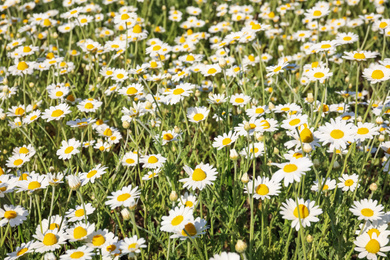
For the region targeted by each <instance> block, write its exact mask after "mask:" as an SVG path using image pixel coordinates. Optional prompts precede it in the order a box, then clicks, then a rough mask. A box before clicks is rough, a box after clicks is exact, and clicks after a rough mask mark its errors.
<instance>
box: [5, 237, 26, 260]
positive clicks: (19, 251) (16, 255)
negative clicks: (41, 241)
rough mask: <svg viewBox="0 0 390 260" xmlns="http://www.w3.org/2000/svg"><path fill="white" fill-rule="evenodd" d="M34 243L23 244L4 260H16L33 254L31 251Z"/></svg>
mask: <svg viewBox="0 0 390 260" xmlns="http://www.w3.org/2000/svg"><path fill="white" fill-rule="evenodd" d="M31 245H32V241H30V242H27V243H22V244H21V245H20V246H18V247H17V248H15V251H14V252H12V253H7V257H6V258H4V260H16V259H18V258H20V257H22V256H24V255H26V254H28V253H31V252H32V249H31Z"/></svg>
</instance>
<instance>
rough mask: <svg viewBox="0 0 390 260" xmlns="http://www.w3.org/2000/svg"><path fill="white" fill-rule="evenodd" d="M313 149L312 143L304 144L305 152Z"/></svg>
mask: <svg viewBox="0 0 390 260" xmlns="http://www.w3.org/2000/svg"><path fill="white" fill-rule="evenodd" d="M312 150H313V148H311V145H310V144H307V143H305V144H303V151H304V152H305V153H310V152H311V151H312Z"/></svg>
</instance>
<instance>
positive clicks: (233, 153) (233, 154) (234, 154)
mask: <svg viewBox="0 0 390 260" xmlns="http://www.w3.org/2000/svg"><path fill="white" fill-rule="evenodd" d="M230 159H231V160H233V161H235V160H237V159H238V153H237V151H236V149H231V150H230Z"/></svg>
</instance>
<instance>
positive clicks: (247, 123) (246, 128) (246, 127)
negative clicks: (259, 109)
mask: <svg viewBox="0 0 390 260" xmlns="http://www.w3.org/2000/svg"><path fill="white" fill-rule="evenodd" d="M244 129H245V131H249V130H251V125H250V124H249V122H246V123H245V124H244Z"/></svg>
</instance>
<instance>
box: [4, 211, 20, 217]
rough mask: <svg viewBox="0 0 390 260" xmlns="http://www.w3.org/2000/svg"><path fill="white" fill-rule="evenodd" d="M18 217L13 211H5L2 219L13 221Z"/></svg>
mask: <svg viewBox="0 0 390 260" xmlns="http://www.w3.org/2000/svg"><path fill="white" fill-rule="evenodd" d="M17 216H18V213H17V212H16V211H14V210H7V211H6V212H4V217H5V218H6V219H13V218H16V217H17Z"/></svg>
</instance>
